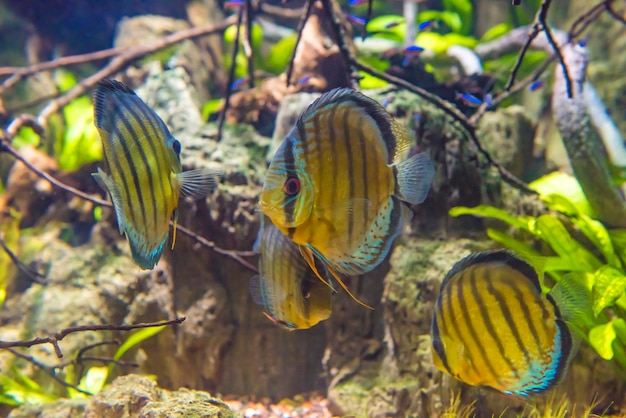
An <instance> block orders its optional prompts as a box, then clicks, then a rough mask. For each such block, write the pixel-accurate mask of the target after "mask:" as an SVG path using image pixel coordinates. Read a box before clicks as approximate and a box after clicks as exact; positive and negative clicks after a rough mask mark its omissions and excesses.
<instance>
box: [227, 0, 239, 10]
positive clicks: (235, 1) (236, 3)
mask: <svg viewBox="0 0 626 418" xmlns="http://www.w3.org/2000/svg"><path fill="white" fill-rule="evenodd" d="M243 5H244V3H243V0H233V1H226V2H224V9H225V10H234V9H238V8H239V7H241V6H243Z"/></svg>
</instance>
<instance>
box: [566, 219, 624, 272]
mask: <svg viewBox="0 0 626 418" xmlns="http://www.w3.org/2000/svg"><path fill="white" fill-rule="evenodd" d="M572 222H573V223H574V225H576V226H577V227H578V228H579V229H580V230H581V231H582V233H583V234H585V236H586V237H587V238H589V240H590V241H591V242H593V244H594V245H595V246H596V247H597V248H598V249H599V250H600V252H601V253H602V255H603V256H604V258H605V259H606V262H607V264H609V265H611V266H613V267H616V268H621V267H622V263H621V262H620V259H619V257H618V256H617V254H616V253H615V249H614V248H613V243H612V242H611V237H610V235H609V231H607V229H606V228H605V227H604V225H602V223H601V222H599V221H596V220H595V219H591V218H590V217H589V216H587V215H585V214H581V215H580V216H578V217H574V218H572Z"/></svg>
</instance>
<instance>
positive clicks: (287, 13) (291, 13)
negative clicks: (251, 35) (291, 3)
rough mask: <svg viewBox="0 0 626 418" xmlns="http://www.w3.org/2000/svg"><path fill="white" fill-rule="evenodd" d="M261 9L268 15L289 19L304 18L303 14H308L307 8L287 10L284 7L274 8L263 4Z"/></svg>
mask: <svg viewBox="0 0 626 418" xmlns="http://www.w3.org/2000/svg"><path fill="white" fill-rule="evenodd" d="M259 7H260V9H261V11H262V12H263V13H267V14H268V15H275V16H280V17H286V18H288V19H298V18H299V17H302V13H306V12H305V10H306V6H305V7H304V8H302V9H286V8H284V7H279V6H272V5H271V4H267V3H265V2H261V5H260V6H259Z"/></svg>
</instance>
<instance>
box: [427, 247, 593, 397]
mask: <svg viewBox="0 0 626 418" xmlns="http://www.w3.org/2000/svg"><path fill="white" fill-rule="evenodd" d="M562 283H565V282H564V281H563V280H562V281H561V282H559V283H558V284H557V285H556V286H555V287H554V288H553V289H552V291H551V292H550V293H547V294H542V292H541V287H540V283H539V276H538V274H537V271H536V270H535V269H534V268H533V267H532V266H531V265H530V264H529V263H528V262H527V261H525V260H523V259H521V258H520V257H518V256H517V255H515V254H514V253H512V252H509V251H506V250H495V251H485V252H480V253H475V254H471V255H469V256H467V257H465V258H464V259H462V260H461V261H459V262H458V263H457V264H456V265H454V267H453V268H452V269H451V270H450V271H449V272H448V273H447V274H446V276H445V278H444V280H443V282H442V284H441V291H440V293H439V296H438V298H437V300H436V302H435V306H434V315H433V319H432V326H431V339H432V344H431V352H432V357H433V361H434V364H435V366H436V367H437V368H438V369H439V370H441V371H443V372H444V373H446V374H449V375H451V376H453V377H455V378H456V379H458V380H460V381H462V382H465V383H467V384H469V385H473V386H484V387H489V388H492V389H495V390H497V391H499V392H502V393H504V394H507V395H518V396H528V395H529V394H533V393H541V392H543V391H546V390H548V389H550V388H552V387H554V386H555V385H557V384H558V383H559V382H560V381H561V380H562V379H563V378H564V376H565V374H566V371H567V368H568V366H569V364H570V362H571V360H572V358H573V357H574V355H575V354H576V351H577V349H578V345H579V343H580V337H579V335H578V334H577V333H576V332H574V331H575V330H574V328H573V325H572V324H573V321H574V319H575V318H574V314H573V312H575V310H576V309H577V308H576V309H575V308H574V304H578V303H579V302H571V301H576V300H579V301H580V300H583V301H584V299H580V298H578V299H577V298H576V297H572V296H566V295H574V296H576V294H579V295H580V293H577V292H578V291H576V290H575V287H571V288H570V290H566V289H567V287H566V285H565V284H562ZM566 301H567V302H568V303H566ZM587 301H588V299H587ZM569 302H571V305H570V304H569Z"/></svg>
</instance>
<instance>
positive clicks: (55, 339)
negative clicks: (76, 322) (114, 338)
mask: <svg viewBox="0 0 626 418" xmlns="http://www.w3.org/2000/svg"><path fill="white" fill-rule="evenodd" d="M185 319H186V318H185V317H184V316H183V317H180V318H176V319H172V320H169V321H160V322H142V323H139V324H132V325H114V324H102V325H81V326H76V327H70V328H65V329H62V330H61V331H59V332H57V333H55V334H53V335H51V336H49V337H38V338H33V339H32V340H20V341H0V348H5V349H10V348H11V347H32V346H34V345H40V344H52V346H53V347H54V351H55V353H56V355H57V357H58V358H62V357H63V352H62V351H61V347H59V341H61V340H62V339H63V338H65V337H67V336H68V335H70V334H74V333H76V332H85V331H130V330H133V329H140V328H153V327H160V326H164V325H175V324H180V323H182V322H183V321H184V320H185ZM11 351H13V350H11Z"/></svg>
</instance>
